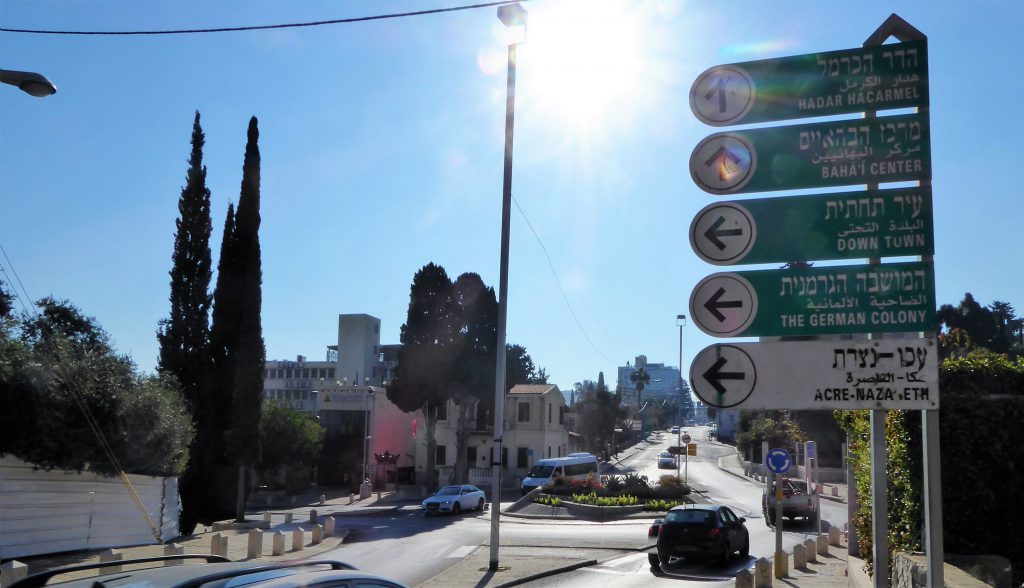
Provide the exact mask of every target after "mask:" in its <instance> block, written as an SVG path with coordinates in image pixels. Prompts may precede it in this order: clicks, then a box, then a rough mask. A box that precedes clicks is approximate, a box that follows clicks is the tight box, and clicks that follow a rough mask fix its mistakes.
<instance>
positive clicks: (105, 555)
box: [100, 549, 124, 574]
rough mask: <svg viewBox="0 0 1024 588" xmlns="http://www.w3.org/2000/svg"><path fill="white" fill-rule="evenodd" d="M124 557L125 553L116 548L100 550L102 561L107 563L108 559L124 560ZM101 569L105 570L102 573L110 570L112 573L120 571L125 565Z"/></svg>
mask: <svg viewBox="0 0 1024 588" xmlns="http://www.w3.org/2000/svg"><path fill="white" fill-rule="evenodd" d="M123 559H124V554H123V553H121V552H120V551H118V550H116V549H104V550H103V551H101V552H100V563H106V562H108V561H122V560H123ZM100 569H102V570H103V572H102V573H104V574H106V573H108V572H110V573H117V572H120V571H122V570H124V567H123V566H110V567H107V568H100Z"/></svg>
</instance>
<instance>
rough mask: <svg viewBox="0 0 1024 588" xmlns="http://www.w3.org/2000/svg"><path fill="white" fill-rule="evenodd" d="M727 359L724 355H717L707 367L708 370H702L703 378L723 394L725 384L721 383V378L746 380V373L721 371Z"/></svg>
mask: <svg viewBox="0 0 1024 588" xmlns="http://www.w3.org/2000/svg"><path fill="white" fill-rule="evenodd" d="M726 362H727V360H726V359H725V358H724V357H719V358H718V361H716V362H715V364H714V365H712V366H711V367H709V368H708V371H706V372H704V379H705V380H707V381H708V383H709V384H711V386H712V387H714V389H715V390H717V391H718V393H719V394H725V386H723V385H722V384H721V381H722V380H746V379H747V374H745V373H743V372H723V371H721V369H722V366H724V365H725V364H726Z"/></svg>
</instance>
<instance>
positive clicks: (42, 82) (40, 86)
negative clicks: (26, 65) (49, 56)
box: [0, 69, 57, 98]
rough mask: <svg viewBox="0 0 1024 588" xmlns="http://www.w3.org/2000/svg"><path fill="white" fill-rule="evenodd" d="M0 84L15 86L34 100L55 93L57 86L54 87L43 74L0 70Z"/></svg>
mask: <svg viewBox="0 0 1024 588" xmlns="http://www.w3.org/2000/svg"><path fill="white" fill-rule="evenodd" d="M0 82H2V83H4V84H10V85H12V86H17V87H18V88H20V89H21V91H22V92H25V93H26V94H29V95H31V96H35V97H36V98H45V97H47V96H51V95H53V94H56V93H57V86H54V85H53V82H51V81H50V80H48V79H46V76H44V75H43V74H38V73H35V72H32V71H15V70H13V69H0Z"/></svg>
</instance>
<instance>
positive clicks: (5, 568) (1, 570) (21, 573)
mask: <svg viewBox="0 0 1024 588" xmlns="http://www.w3.org/2000/svg"><path fill="white" fill-rule="evenodd" d="M25 577H28V565H27V564H23V563H21V562H20V561H18V560H16V559H12V560H11V561H8V562H4V563H3V564H2V565H0V586H10V585H11V584H13V583H15V582H17V581H18V580H20V579H22V578H25Z"/></svg>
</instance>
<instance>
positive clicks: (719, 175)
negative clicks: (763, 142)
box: [690, 133, 757, 194]
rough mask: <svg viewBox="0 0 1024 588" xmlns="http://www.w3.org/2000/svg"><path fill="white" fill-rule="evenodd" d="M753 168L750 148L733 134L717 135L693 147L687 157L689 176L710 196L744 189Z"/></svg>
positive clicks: (751, 147)
mask: <svg viewBox="0 0 1024 588" xmlns="http://www.w3.org/2000/svg"><path fill="white" fill-rule="evenodd" d="M756 168H757V157H756V156H755V153H754V148H753V146H752V145H751V144H750V142H749V141H748V140H747V138H746V137H744V136H743V135H740V134H737V133H717V134H715V135H711V136H710V137H706V138H705V139H704V140H703V141H701V142H700V143H698V144H697V147H695V148H694V149H693V153H691V154H690V176H691V177H692V178H693V181H694V183H696V184H697V186H698V187H699V188H700V189H701V190H704V191H705V192H710V193H712V194H731V193H732V192H735V191H737V190H739V189H740V188H742V187H743V186H745V185H746V184H747V182H749V181H750V178H751V177H752V176H753V175H754V170H755V169H756Z"/></svg>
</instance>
